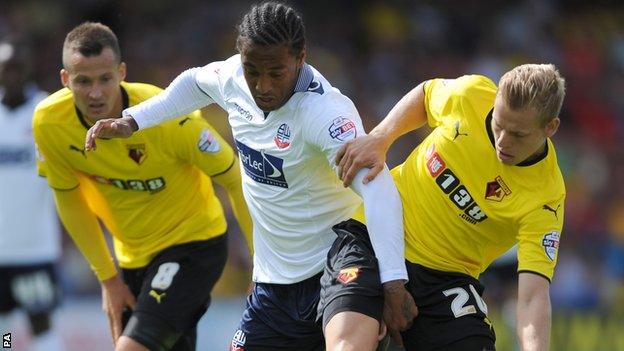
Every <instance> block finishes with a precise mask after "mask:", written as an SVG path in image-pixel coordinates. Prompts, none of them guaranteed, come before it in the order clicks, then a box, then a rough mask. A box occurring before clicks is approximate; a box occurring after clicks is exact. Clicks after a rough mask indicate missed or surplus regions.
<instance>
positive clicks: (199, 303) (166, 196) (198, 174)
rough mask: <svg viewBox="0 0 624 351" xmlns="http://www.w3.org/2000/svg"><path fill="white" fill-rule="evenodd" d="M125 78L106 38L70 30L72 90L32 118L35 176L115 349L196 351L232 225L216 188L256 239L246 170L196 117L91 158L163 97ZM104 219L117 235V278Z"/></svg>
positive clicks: (97, 31) (84, 29)
mask: <svg viewBox="0 0 624 351" xmlns="http://www.w3.org/2000/svg"><path fill="white" fill-rule="evenodd" d="M125 75H126V66H125V64H124V63H123V62H121V55H120V50H119V44H118V41H117V38H116V36H115V34H114V33H113V32H112V31H111V30H110V28H108V27H106V26H104V25H102V24H99V23H84V24H81V25H79V26H78V27H76V28H74V29H73V30H72V31H71V32H69V34H68V35H67V37H66V39H65V43H64V45H63V69H62V70H61V81H62V83H63V85H64V86H65V88H64V89H61V90H59V91H58V92H56V93H54V94H52V95H51V96H50V97H48V98H47V99H45V100H44V101H42V102H41V103H40V104H39V105H38V106H37V109H36V111H35V114H34V117H33V131H34V135H35V139H36V142H37V145H38V147H39V151H40V157H39V165H38V166H39V171H40V174H41V175H42V176H45V177H46V178H47V180H48V184H49V185H50V187H52V188H53V189H54V194H55V199H56V205H57V209H58V212H59V215H60V217H61V219H62V221H63V223H64V225H65V227H66V228H67V231H68V232H69V234H70V235H71V237H72V238H73V240H74V242H75V243H76V245H77V246H78V248H79V249H80V250H81V252H82V253H83V255H84V256H85V258H86V259H87V261H88V262H89V263H90V265H91V268H92V269H93V271H94V272H95V274H96V275H97V277H98V279H99V280H100V283H101V286H102V300H103V309H104V311H105V312H106V313H107V315H108V319H109V324H110V327H111V333H112V335H113V339H114V342H115V344H116V348H115V350H126V351H127V350H148V349H149V350H195V342H196V325H197V322H198V321H199V319H200V317H201V316H202V315H203V314H204V312H205V310H206V308H207V306H208V304H209V303H210V291H211V290H212V287H213V286H214V284H215V282H216V281H217V280H218V278H219V276H220V275H221V272H222V270H223V267H224V264H225V260H226V254H227V245H226V244H227V238H226V236H225V235H224V234H225V232H226V221H225V217H224V213H223V209H222V208H221V204H220V203H219V201H218V199H217V198H216V196H215V194H214V190H213V187H212V182H211V179H212V180H214V181H215V182H217V183H218V184H219V185H221V186H223V187H224V188H225V189H226V190H227V192H228V195H229V198H230V201H231V203H232V207H233V208H234V211H235V214H236V217H237V219H238V222H239V224H240V226H241V228H242V229H243V231H244V233H245V235H246V236H247V238H248V239H249V238H250V235H251V218H250V217H249V214H248V210H247V207H246V204H245V201H244V198H243V195H242V188H241V180H240V172H239V162H238V160H237V158H236V156H235V155H234V152H233V150H232V149H231V147H230V146H229V145H228V144H227V143H226V142H224V140H223V139H222V138H221V137H220V136H219V135H218V134H217V133H216V132H215V131H214V130H213V129H212V127H211V126H210V125H209V124H208V123H207V122H206V121H205V120H204V119H203V118H201V115H200V113H199V112H198V111H196V112H193V113H190V114H188V115H186V116H181V117H179V118H177V119H175V120H172V121H171V122H169V123H166V124H163V125H160V126H158V127H155V128H151V129H147V130H145V131H142V132H140V133H136V134H135V135H133V136H132V137H131V138H128V139H123V140H121V139H114V140H105V141H103V142H101V144H100V147H99V148H98V149H97V151H95V152H90V153H86V152H85V151H84V149H83V146H82V145H83V141H84V138H85V133H86V131H87V130H88V129H89V127H90V126H91V125H92V124H93V123H95V122H96V121H97V120H99V119H101V118H103V117H106V116H111V115H120V114H121V110H122V109H123V108H127V107H128V106H130V105H135V104H137V103H139V102H141V101H143V100H146V99H148V98H149V97H151V96H153V95H156V94H158V93H159V92H160V89H159V88H156V87H154V86H151V85H147V84H141V83H127V82H124V81H123V80H124V78H125ZM98 219H100V220H101V221H102V222H103V223H104V224H105V225H106V227H107V228H108V230H109V231H110V233H111V234H112V236H113V239H114V249H115V250H114V251H115V256H116V258H117V261H118V263H119V266H120V268H121V272H118V271H117V269H116V268H115V265H114V264H113V260H112V258H111V256H110V253H109V251H108V248H107V246H106V243H105V240H104V236H103V234H102V231H101V229H100V227H99V225H98ZM249 243H250V242H249ZM127 307H129V308H130V309H128V308H127ZM124 308H126V310H125V311H124V312H123V319H124V322H123V323H122V311H123V310H124ZM122 325H125V329H124V330H123V334H122Z"/></svg>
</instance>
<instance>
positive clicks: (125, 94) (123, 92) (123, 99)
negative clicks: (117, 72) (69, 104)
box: [74, 85, 130, 130]
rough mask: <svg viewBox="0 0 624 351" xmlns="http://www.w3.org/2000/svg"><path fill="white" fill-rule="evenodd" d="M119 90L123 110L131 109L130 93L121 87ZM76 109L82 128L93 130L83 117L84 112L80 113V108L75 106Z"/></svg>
mask: <svg viewBox="0 0 624 351" xmlns="http://www.w3.org/2000/svg"><path fill="white" fill-rule="evenodd" d="M119 89H120V90H121V103H122V104H123V107H122V110H125V109H127V108H128V107H130V99H129V98H128V92H126V89H124V88H123V87H122V86H121V85H120V86H119ZM74 108H75V109H76V116H78V120H79V121H80V124H82V126H83V127H85V128H86V129H87V130H89V128H91V125H90V124H89V122H87V120H86V119H85V117H84V116H83V115H82V112H80V110H79V109H78V106H76V105H75V104H74Z"/></svg>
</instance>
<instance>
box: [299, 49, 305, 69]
mask: <svg viewBox="0 0 624 351" xmlns="http://www.w3.org/2000/svg"><path fill="white" fill-rule="evenodd" d="M305 59H306V49H305V48H303V49H302V50H301V52H300V53H299V54H298V55H297V66H298V67H303V63H304V62H305Z"/></svg>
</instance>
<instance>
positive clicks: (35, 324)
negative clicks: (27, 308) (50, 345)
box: [28, 313, 50, 336]
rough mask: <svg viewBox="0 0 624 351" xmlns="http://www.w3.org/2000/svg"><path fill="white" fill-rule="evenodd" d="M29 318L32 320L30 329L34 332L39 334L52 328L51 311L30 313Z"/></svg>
mask: <svg viewBox="0 0 624 351" xmlns="http://www.w3.org/2000/svg"><path fill="white" fill-rule="evenodd" d="M28 320H29V321H30V329H31V331H32V334H33V335H35V336H37V335H40V334H43V333H45V332H47V331H48V330H50V314H49V313H36V314H29V315H28Z"/></svg>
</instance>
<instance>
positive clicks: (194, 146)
mask: <svg viewBox="0 0 624 351" xmlns="http://www.w3.org/2000/svg"><path fill="white" fill-rule="evenodd" d="M172 128H174V131H175V133H171V134H170V142H171V145H172V150H174V152H175V153H176V155H177V156H178V157H179V158H180V159H182V160H185V161H187V162H188V163H190V164H192V165H195V166H197V167H198V168H199V169H201V170H202V171H203V172H204V173H205V174H207V175H208V176H215V175H219V174H222V173H224V172H226V171H227V170H228V169H230V168H231V167H232V165H233V164H234V162H235V161H236V157H235V154H234V150H232V147H231V146H230V145H229V144H228V143H227V142H226V141H225V140H224V139H223V138H222V137H221V135H219V133H217V131H216V130H215V129H214V128H213V127H212V126H211V125H210V124H209V123H208V122H207V121H206V120H205V119H203V118H202V117H201V116H200V112H199V111H196V112H193V113H191V114H190V115H189V116H188V118H184V119H181V120H180V123H177V124H175V125H173V126H172Z"/></svg>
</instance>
